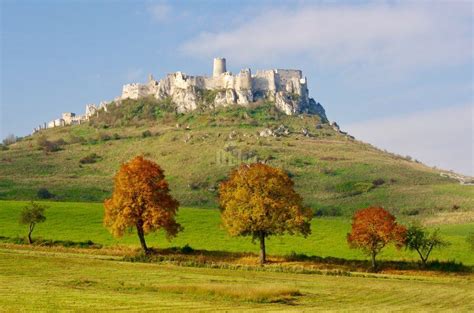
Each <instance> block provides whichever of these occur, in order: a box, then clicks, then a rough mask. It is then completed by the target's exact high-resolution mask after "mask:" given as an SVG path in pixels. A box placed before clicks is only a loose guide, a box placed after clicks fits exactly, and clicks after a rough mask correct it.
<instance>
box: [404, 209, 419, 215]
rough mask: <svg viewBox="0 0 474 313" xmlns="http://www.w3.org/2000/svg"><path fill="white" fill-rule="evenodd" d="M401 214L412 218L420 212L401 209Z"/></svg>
mask: <svg viewBox="0 0 474 313" xmlns="http://www.w3.org/2000/svg"><path fill="white" fill-rule="evenodd" d="M401 213H402V214H403V215H407V216H414V215H418V214H420V210H419V209H403V210H402V211H401Z"/></svg>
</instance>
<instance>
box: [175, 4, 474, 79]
mask: <svg viewBox="0 0 474 313" xmlns="http://www.w3.org/2000/svg"><path fill="white" fill-rule="evenodd" d="M471 12H472V4H471V3H469V2H465V3H462V2H457V3H448V2H446V3H432V2H430V3H428V2H426V3H419V4H395V5H388V4H371V5H364V6H362V5H355V6H341V5H311V6H301V7H297V8H280V9H274V10H269V11H266V12H264V13H261V14H258V15H256V16H254V17H253V18H250V19H248V20H246V21H242V23H241V24H240V25H238V26H237V27H234V28H233V29H228V30H222V31H215V32H203V33H200V34H198V35H197V36H195V37H194V38H192V39H190V40H189V41H187V42H185V43H184V44H183V45H182V46H181V50H182V51H183V52H184V53H185V54H189V55H198V56H202V57H206V58H209V57H212V56H226V57H228V58H231V59H232V60H233V61H235V62H241V63H254V62H258V61H262V60H268V59H270V60H278V59H281V58H287V57H292V56H300V57H303V58H305V59H307V60H311V61H312V62H316V63H317V64H319V65H328V66H332V67H334V66H347V65H348V64H356V65H360V66H376V67H382V68H384V69H385V70H388V71H390V70H400V69H402V70H403V69H404V70H409V69H410V68H413V67H415V68H420V67H429V66H432V65H443V64H449V65H453V64H459V63H463V62H465V61H466V60H469V59H470V58H472V55H471V51H472V50H471V38H472V29H471V26H472V13H471Z"/></svg>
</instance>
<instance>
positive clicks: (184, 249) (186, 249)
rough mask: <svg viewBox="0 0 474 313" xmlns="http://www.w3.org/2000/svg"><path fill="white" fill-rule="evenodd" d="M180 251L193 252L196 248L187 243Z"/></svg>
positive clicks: (184, 252)
mask: <svg viewBox="0 0 474 313" xmlns="http://www.w3.org/2000/svg"><path fill="white" fill-rule="evenodd" d="M180 251H181V253H183V254H191V253H193V252H194V249H193V248H192V247H191V246H190V245H189V244H185V245H184V247H182V248H181V249H180Z"/></svg>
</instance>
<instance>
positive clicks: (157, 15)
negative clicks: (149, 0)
mask: <svg viewBox="0 0 474 313" xmlns="http://www.w3.org/2000/svg"><path fill="white" fill-rule="evenodd" d="M148 12H149V13H150V14H151V16H152V18H153V20H154V21H156V22H160V23H161V22H166V21H167V20H168V18H169V17H170V14H171V12H172V8H171V6H170V5H169V4H166V3H156V4H154V5H152V6H149V7H148Z"/></svg>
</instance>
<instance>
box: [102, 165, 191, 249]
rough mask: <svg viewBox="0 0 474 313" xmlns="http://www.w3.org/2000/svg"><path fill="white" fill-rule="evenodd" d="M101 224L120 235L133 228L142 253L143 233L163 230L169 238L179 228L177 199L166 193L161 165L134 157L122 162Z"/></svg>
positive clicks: (144, 244)
mask: <svg viewBox="0 0 474 313" xmlns="http://www.w3.org/2000/svg"><path fill="white" fill-rule="evenodd" d="M104 206H105V216H104V225H105V226H106V227H107V228H108V229H109V230H110V232H111V233H112V234H113V235H114V236H116V237H121V236H122V235H123V233H124V232H125V230H127V229H131V228H135V229H136V230H137V234H138V238H139V239H140V244H141V246H142V248H143V250H144V251H145V252H148V251H149V250H148V247H147V245H146V241H145V235H146V234H148V233H150V232H153V231H156V230H158V229H164V230H165V232H166V235H167V238H168V239H170V238H171V237H174V236H176V235H177V233H178V232H180V231H181V230H182V227H181V225H180V224H178V223H177V222H176V220H175V215H176V212H177V211H178V207H179V202H178V201H176V200H175V199H174V198H173V197H172V196H171V195H170V193H169V188H168V183H167V182H166V180H165V175H164V173H163V170H162V169H161V167H160V166H159V165H158V164H156V163H155V162H153V161H150V160H146V159H145V158H143V157H142V156H137V157H135V158H133V159H132V160H130V161H129V162H127V163H124V164H122V166H121V167H120V170H119V171H118V173H117V174H116V175H115V185H114V192H113V194H112V198H110V199H106V200H105V202H104Z"/></svg>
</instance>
